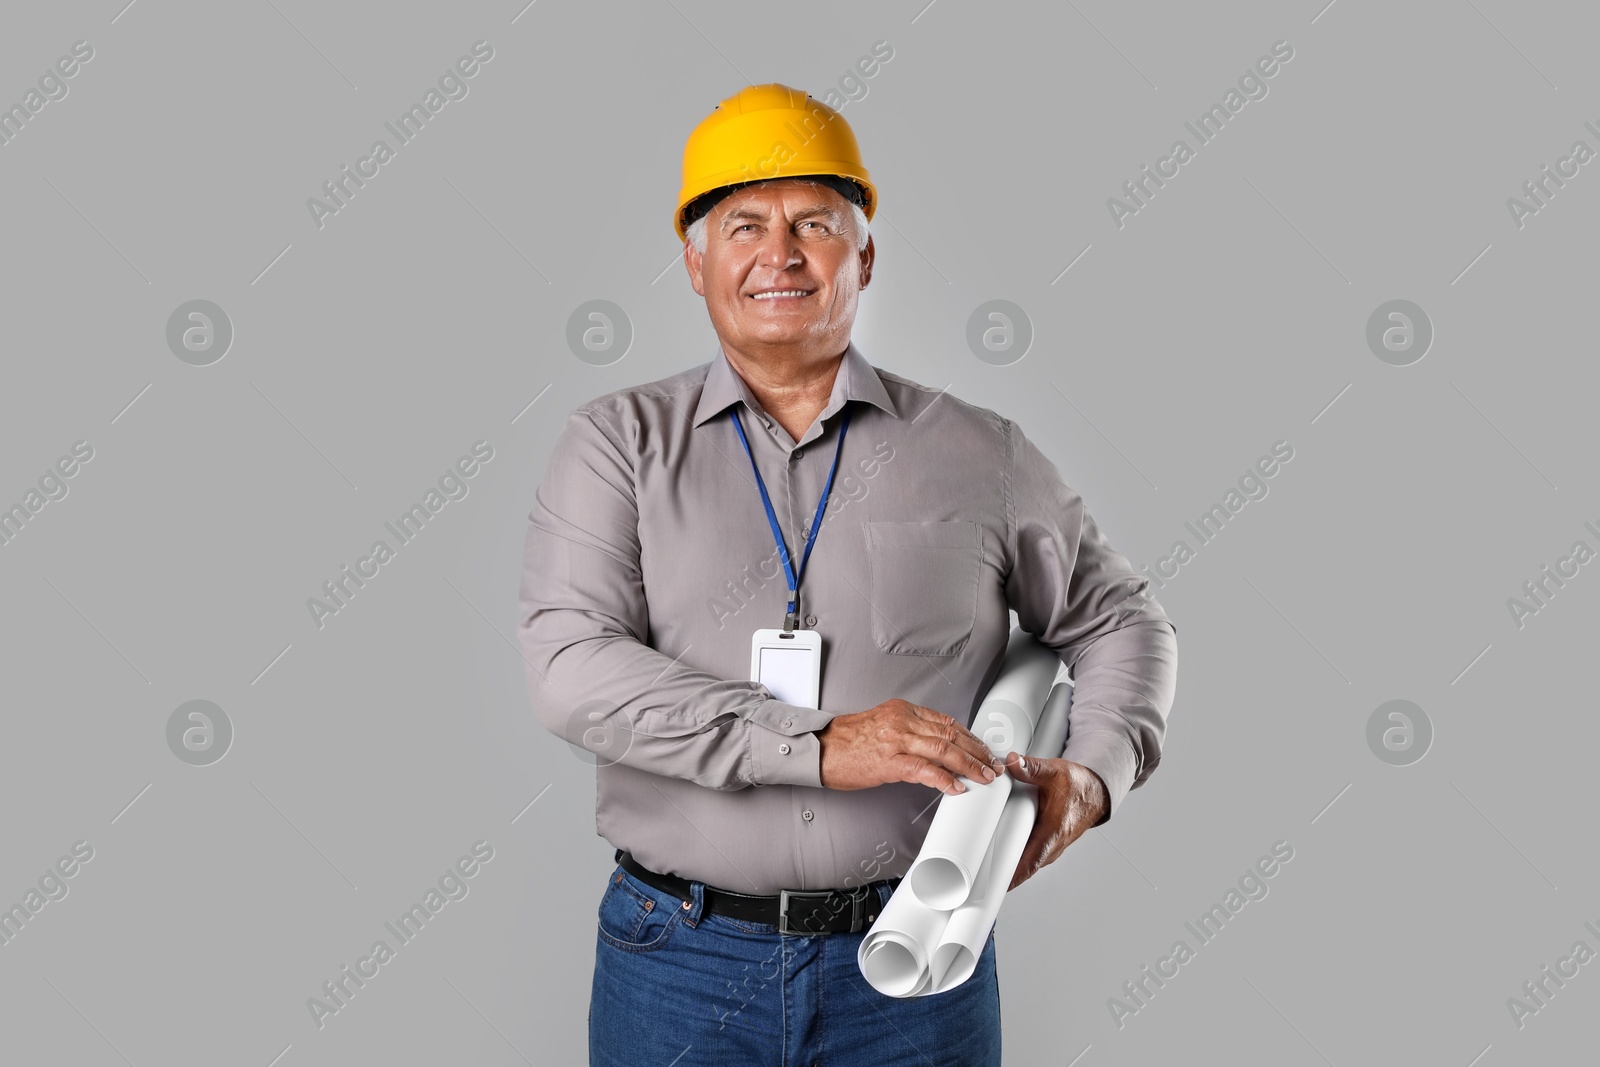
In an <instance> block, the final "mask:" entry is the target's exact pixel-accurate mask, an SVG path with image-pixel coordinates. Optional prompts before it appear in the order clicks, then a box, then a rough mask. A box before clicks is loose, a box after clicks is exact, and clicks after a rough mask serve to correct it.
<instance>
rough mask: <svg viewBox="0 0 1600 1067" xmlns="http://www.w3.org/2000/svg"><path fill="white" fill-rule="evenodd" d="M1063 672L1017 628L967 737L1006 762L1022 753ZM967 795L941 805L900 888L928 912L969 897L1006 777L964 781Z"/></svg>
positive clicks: (994, 823)
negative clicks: (972, 736) (976, 739)
mask: <svg viewBox="0 0 1600 1067" xmlns="http://www.w3.org/2000/svg"><path fill="white" fill-rule="evenodd" d="M1060 669H1061V659H1060V657H1058V656H1057V655H1056V654H1055V653H1054V652H1052V651H1051V650H1050V649H1049V648H1047V647H1045V646H1044V645H1042V644H1040V643H1039V642H1038V640H1036V639H1035V638H1034V637H1033V635H1032V634H1029V633H1027V632H1026V631H1024V630H1021V629H1017V630H1013V631H1012V632H1011V637H1010V639H1009V640H1008V641H1007V643H1006V656H1005V660H1004V662H1003V663H1002V665H1001V668H1000V673H999V675H997V676H996V677H995V680H994V684H993V685H991V686H990V687H989V690H988V692H987V693H986V694H985V695H984V698H983V702H982V703H981V704H979V705H978V711H977V714H976V715H974V716H973V720H972V732H973V733H974V734H976V735H977V736H978V737H979V738H980V739H982V740H983V742H984V743H985V744H987V745H988V746H989V748H990V749H991V750H992V751H993V752H994V753H995V755H997V756H1000V757H1002V758H1004V756H1005V754H1006V753H1007V752H1010V751H1013V750H1014V751H1017V752H1023V753H1026V752H1027V751H1028V750H1029V749H1028V746H1029V744H1030V743H1031V741H1032V740H1033V735H1034V728H1035V723H1036V721H1037V720H1038V718H1039V716H1040V714H1041V711H1042V709H1043V707H1044V704H1045V701H1046V698H1047V697H1048V696H1049V694H1050V686H1051V683H1052V682H1054V681H1055V677H1056V675H1057V673H1059V672H1060ZM961 782H962V784H964V785H965V786H966V787H967V788H966V792H965V793H958V794H956V795H955V796H946V797H945V798H944V799H942V800H941V801H939V807H938V809H937V810H936V811H935V812H934V815H933V821H932V822H931V823H929V825H928V833H927V836H926V837H924V839H923V842H922V848H921V849H920V850H918V852H917V858H916V861H915V862H914V863H913V864H912V865H911V869H910V870H909V871H907V872H906V878H905V883H904V884H905V885H906V886H907V887H909V889H910V891H911V892H912V893H914V894H916V896H917V899H918V900H920V901H922V903H923V904H926V905H927V906H928V907H930V908H936V909H939V910H943V911H950V910H951V909H953V908H955V907H956V906H957V905H958V904H960V903H961V902H962V901H963V900H965V899H966V898H967V896H968V895H969V894H970V893H971V892H972V886H973V882H974V881H975V880H976V878H977V876H978V867H979V865H980V864H982V863H983V856H984V853H985V852H986V851H987V850H988V847H989V842H990V841H991V840H992V839H993V837H994V831H995V827H996V826H997V825H998V824H999V822H1000V810H1001V809H1002V808H1003V807H1004V806H1005V803H1006V797H1007V796H1008V795H1009V794H1010V792H1011V777H1010V776H1009V775H1001V776H1000V777H998V778H996V779H995V780H994V781H992V782H980V781H974V780H973V779H970V778H965V777H963V778H962V779H961Z"/></svg>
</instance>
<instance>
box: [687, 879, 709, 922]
mask: <svg viewBox="0 0 1600 1067" xmlns="http://www.w3.org/2000/svg"><path fill="white" fill-rule="evenodd" d="M689 896H690V899H689V900H688V901H687V902H686V903H688V904H689V914H688V915H685V916H684V918H683V921H684V922H685V923H686V924H687V925H688V926H689V927H690V928H691V929H692V928H694V927H696V926H698V925H700V916H701V915H703V914H704V913H705V910H706V884H705V883H704V882H695V881H691V882H690V883H689Z"/></svg>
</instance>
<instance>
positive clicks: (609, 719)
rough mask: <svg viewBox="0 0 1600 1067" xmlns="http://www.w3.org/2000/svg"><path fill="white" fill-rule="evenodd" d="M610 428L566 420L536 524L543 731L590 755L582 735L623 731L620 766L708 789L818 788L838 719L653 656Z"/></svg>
mask: <svg viewBox="0 0 1600 1067" xmlns="http://www.w3.org/2000/svg"><path fill="white" fill-rule="evenodd" d="M601 418H602V417H601V416H597V415H591V414H589V413H587V412H584V411H577V412H574V413H572V414H571V415H570V416H569V417H568V419H567V425H566V427H565V428H564V429H563V431H562V433H561V435H560V437H559V438H558V439H557V441H556V445H555V450H554V452H553V454H552V455H551V457H550V463H549V465H548V467H547V469H546V472H545V477H544V481H543V482H542V483H541V484H540V486H539V489H538V493H537V495H536V497H535V503H534V507H533V511H532V512H531V513H530V514H529V515H528V535H527V540H526V544H525V549H524V554H523V569H522V592H521V621H520V623H519V625H518V628H517V632H518V638H519V640H520V642H521V645H522V652H523V660H524V662H525V663H526V667H527V670H526V674H527V678H528V691H529V694H530V696H531V698H532V701H533V707H534V711H535V712H536V714H537V715H538V716H539V720H540V722H541V723H543V725H544V726H545V728H546V729H548V730H549V731H551V732H552V733H554V734H556V735H557V736H559V737H562V738H564V739H565V740H567V741H568V742H570V743H572V744H574V745H579V746H582V745H583V737H584V732H585V731H586V730H591V729H593V728H594V726H595V723H596V722H597V721H604V722H606V723H607V725H608V726H610V727H612V728H613V729H615V730H622V731H625V733H624V735H623V737H622V740H621V742H620V743H619V745H618V747H619V748H622V749H625V751H623V752H622V754H621V757H620V758H618V759H615V760H614V762H618V763H621V764H623V765H625V766H629V767H637V768H639V769H640V770H644V771H649V772H650V773H652V774H660V775H665V776H668V777H673V778H686V779H688V780H689V781H692V782H696V783H698V784H700V785H703V786H708V787H710V788H712V789H743V788H745V787H747V786H750V785H811V786H816V785H820V784H821V779H820V755H821V746H820V742H819V741H818V738H817V735H816V733H814V732H813V731H817V730H821V729H822V728H824V727H825V726H826V725H827V724H828V722H829V720H830V718H831V716H830V715H829V714H828V713H826V712H823V711H818V710H817V709H815V708H802V707H798V706H796V705H793V704H786V703H784V702H782V701H779V700H776V699H774V698H773V696H772V692H771V691H770V690H769V689H767V688H766V687H765V686H763V685H759V684H757V683H755V682H750V681H728V680H726V679H722V678H717V677H715V676H714V675H711V674H708V673H706V672H704V671H698V670H694V669H693V668H691V667H689V666H687V665H685V664H684V663H682V662H676V663H675V662H674V660H673V659H672V657H670V656H666V655H663V654H662V653H660V652H657V651H656V650H655V649H653V648H651V647H650V646H648V645H646V644H645V643H644V636H645V635H646V634H647V633H648V632H649V611H648V608H647V605H646V601H645V595H644V586H643V573H642V571H641V568H640V564H639V558H640V556H639V550H640V544H639V512H638V507H637V501H636V498H635V495H634V473H633V468H632V464H631V463H630V462H629V458H628V453H627V451H626V450H625V449H623V448H622V447H621V445H620V443H619V441H618V440H617V439H616V438H615V436H614V433H612V432H608V431H609V426H607V425H606V424H604V423H602V421H601ZM590 711H597V712H598V713H599V714H598V716H597V717H594V718H591V717H590V716H589V715H588V714H587V713H588V712H590ZM786 723H787V725H785V724H786ZM780 744H786V745H787V746H788V751H787V754H784V753H782V752H780V750H779V745H780ZM607 758H608V759H609V758H611V757H610V755H609V754H608V756H607Z"/></svg>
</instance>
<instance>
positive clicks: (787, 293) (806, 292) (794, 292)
mask: <svg viewBox="0 0 1600 1067" xmlns="http://www.w3.org/2000/svg"><path fill="white" fill-rule="evenodd" d="M814 292H816V290H815V289H774V290H772V291H770V292H765V293H751V294H750V299H751V300H798V299H800V298H801V297H807V296H810V295H811V294H812V293H814Z"/></svg>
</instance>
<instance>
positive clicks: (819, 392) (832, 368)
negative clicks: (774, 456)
mask: <svg viewBox="0 0 1600 1067" xmlns="http://www.w3.org/2000/svg"><path fill="white" fill-rule="evenodd" d="M723 353H724V354H725V355H726V356H727V357H728V362H729V364H731V365H732V367H733V369H734V370H735V371H737V372H738V374H739V377H741V378H743V379H744V383H745V385H747V386H749V387H750V392H752V393H754V394H755V398H756V399H757V400H758V401H760V402H761V406H762V407H763V408H765V409H766V410H767V413H768V414H770V415H771V416H772V417H773V418H775V419H777V420H778V424H779V425H780V426H782V427H783V428H784V429H785V430H787V431H788V432H789V436H790V437H792V438H794V439H795V440H796V441H798V440H800V438H801V437H802V436H804V434H805V432H806V430H808V429H810V428H811V424H812V423H814V422H816V421H817V416H818V415H820V414H822V409H823V408H825V407H827V406H828V398H829V397H830V396H832V395H833V383H834V379H835V378H837V377H838V374H839V368H840V366H842V365H843V363H844V353H843V352H840V353H838V354H837V355H834V356H826V357H822V358H820V359H814V360H809V361H806V360H790V359H785V360H782V361H775V362H756V361H754V360H751V359H749V358H747V357H746V356H743V355H741V354H740V353H738V352H736V351H733V350H731V349H729V348H728V347H727V346H724V347H723Z"/></svg>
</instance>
